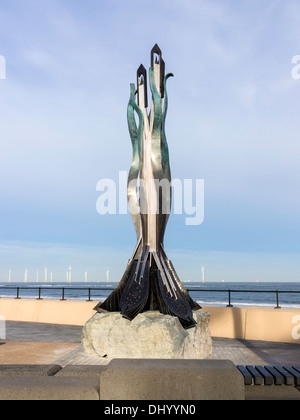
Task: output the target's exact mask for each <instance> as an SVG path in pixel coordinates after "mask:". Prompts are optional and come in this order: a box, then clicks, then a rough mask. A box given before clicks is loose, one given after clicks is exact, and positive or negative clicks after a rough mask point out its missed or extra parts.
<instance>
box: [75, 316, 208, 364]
mask: <svg viewBox="0 0 300 420" xmlns="http://www.w3.org/2000/svg"><path fill="white" fill-rule="evenodd" d="M194 319H195V320H196V321H197V326H196V327H195V328H191V329H188V330H185V329H184V328H183V327H182V325H181V324H180V322H179V320H178V318H176V317H173V316H170V315H163V314H161V313H159V312H156V311H153V312H151V311H149V312H144V313H141V314H139V315H138V316H137V317H136V318H135V319H134V320H133V321H128V320H127V319H124V318H123V317H122V315H121V314H120V313H117V312H107V313H96V314H95V315H94V316H93V317H92V318H91V319H90V320H89V321H88V322H87V323H86V324H85V326H84V328H83V332H82V345H83V348H84V350H85V351H86V353H88V354H90V355H98V356H99V357H107V358H109V359H114V358H130V359H131V358H134V359H145V358H147V359H206V358H208V357H209V356H210V355H211V353H212V339H211V334H210V330H209V321H210V314H209V313H208V312H202V311H195V312H194Z"/></svg>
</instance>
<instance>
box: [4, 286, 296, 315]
mask: <svg viewBox="0 0 300 420" xmlns="http://www.w3.org/2000/svg"><path fill="white" fill-rule="evenodd" d="M117 284H118V283H112V282H111V283H104V282H102V283H101V282H99V283H98V282H93V283H92V282H89V283H75V282H74V283H73V284H67V283H64V282H61V283H52V284H41V283H40V284H37V283H27V284H25V283H13V284H7V283H0V297H2V298H16V297H17V287H19V288H20V289H19V298H21V299H22V298H23V299H37V298H38V297H39V290H38V289H39V287H40V288H41V290H40V297H41V298H42V299H62V298H64V299H66V300H89V298H90V299H91V300H93V301H95V302H98V301H102V300H105V298H107V297H108V296H109V295H110V293H111V292H112V289H113V288H115V287H116V286H117ZM183 285H184V287H185V288H186V289H188V290H189V293H190V296H191V297H192V299H193V300H195V301H196V302H198V303H199V304H200V305H221V306H226V305H228V301H229V298H228V295H229V292H228V291H229V290H230V291H231V304H232V305H233V306H263V307H271V308H274V307H275V306H277V300H276V291H277V290H278V291H279V292H281V293H279V295H278V296H279V305H280V306H281V307H282V308H299V309H300V282H299V283H298V282H295V283H289V282H282V283H275V282H274V283H272V282H266V283H246V282H234V283H233V282H232V283H229V282H224V283H221V282H220V283H217V282H207V283H204V284H203V283H200V282H199V283H198V282H197V283H196V282H190V283H184V282H183ZM62 288H64V292H62ZM89 289H90V290H89ZM282 292H284V293H282ZM287 292H288V293H287ZM295 292H297V293H295Z"/></svg>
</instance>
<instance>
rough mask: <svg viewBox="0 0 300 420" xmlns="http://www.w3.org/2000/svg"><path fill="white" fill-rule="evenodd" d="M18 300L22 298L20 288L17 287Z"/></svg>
mask: <svg viewBox="0 0 300 420" xmlns="http://www.w3.org/2000/svg"><path fill="white" fill-rule="evenodd" d="M16 299H21V298H20V287H17V297H16Z"/></svg>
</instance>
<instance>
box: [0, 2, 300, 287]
mask: <svg viewBox="0 0 300 420" xmlns="http://www.w3.org/2000/svg"><path fill="white" fill-rule="evenodd" d="M299 21H300V4H299V2H298V1H296V0H295V1H292V0H288V1H284V0H282V1H280V0H276V1H275V0H261V1H260V0H257V1H255V2H254V1H252V0H249V1H245V0H241V1H240V2H237V1H235V0H232V1H226V2H224V1H214V0H185V1H182V0H180V1H179V0H152V1H151V2H149V1H148V0H147V1H146V0H122V1H121V0H101V1H98V0H97V1H96V0H85V1H81V0H76V1H73V2H71V1H70V0H69V1H67V0H60V1H56V0H51V1H50V0H43V1H42V2H41V1H40V0H26V2H24V1H22V0H2V1H1V5H0V55H3V56H4V57H5V58H6V62H7V69H6V74H7V79H6V80H0V128H1V132H0V138H1V151H0V179H1V182H0V281H6V280H7V278H8V270H9V268H11V269H12V271H13V273H14V278H15V280H16V281H17V280H22V279H23V273H24V269H25V266H27V268H28V269H29V280H34V279H35V272H36V270H37V269H39V270H40V272H42V270H43V268H44V267H45V266H47V267H48V269H49V271H53V273H54V276H55V279H56V280H61V279H64V276H65V271H66V269H67V267H68V265H69V264H71V265H72V266H73V267H74V271H73V273H74V274H73V275H74V279H76V280H82V279H83V275H84V270H85V269H86V268H88V269H89V273H90V280H98V279H100V280H102V279H104V278H105V270H106V267H107V266H109V268H110V270H111V277H112V279H113V280H115V281H118V280H119V278H120V277H121V275H122V271H123V270H124V269H125V265H126V262H127V260H128V258H129V257H130V255H131V252H132V250H133V248H134V246H135V232H134V228H133V224H132V222H131V218H130V216H113V215H110V216H99V215H98V214H97V212H96V200H97V197H98V193H97V192H96V184H97V182H98V180H99V179H101V178H112V179H115V180H117V179H118V172H119V170H128V169H129V166H130V161H131V142H130V137H129V135H128V129H127V121H126V108H127V103H128V99H129V84H130V83H131V82H135V81H136V69H137V67H138V66H139V65H140V64H141V62H142V63H143V64H144V65H145V67H149V64H150V63H149V60H150V50H151V48H152V46H153V45H154V44H155V43H156V42H157V43H158V44H159V45H160V47H161V49H162V50H163V54H164V59H165V61H166V70H167V71H168V72H169V71H170V72H173V73H174V75H175V78H174V79H172V80H170V81H169V100H170V106H169V114H168V119H167V127H166V128H167V137H168V142H169V147H170V154H171V166H172V173H173V176H174V177H176V178H180V179H183V178H192V179H196V178H203V179H205V221H204V223H203V224H202V225H200V226H196V227H187V226H185V224H184V217H181V216H173V217H172V218H171V220H170V224H169V226H168V229H167V234H166V248H167V250H168V255H169V256H170V257H171V258H172V259H173V260H174V262H176V267H178V271H179V273H180V275H181V277H182V279H183V280H186V279H191V280H197V279H199V277H200V266H201V264H203V265H206V267H207V268H206V273H207V279H208V280H212V281H213V280H222V279H225V280H228V281H229V280H230V281H251V280H260V281H263V280H266V281H270V280H278V281H285V280H292V281H299V280H300V267H299V260H300V258H299V254H300V248H299V245H300V240H299V238H300V223H299V213H300V195H299V182H300V181H299V179H300V165H299V156H300V146H299V133H300V130H299V125H300V123H299V96H300V80H294V79H293V78H292V77H291V71H292V64H291V62H292V57H293V56H295V55H299V54H300V45H299V39H300V25H299ZM255 267H256V268H255ZM30 276H31V277H30Z"/></svg>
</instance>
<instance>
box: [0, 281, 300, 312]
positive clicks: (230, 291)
mask: <svg viewBox="0 0 300 420" xmlns="http://www.w3.org/2000/svg"><path fill="white" fill-rule="evenodd" d="M3 289H4V290H16V291H17V297H16V299H21V298H20V291H21V290H38V291H39V297H38V298H37V299H38V300H43V299H42V297H41V295H42V293H41V292H42V291H44V290H45V291H46V290H47V291H50V290H61V291H62V299H61V300H67V299H66V298H65V292H66V291H71V290H81V291H82V290H85V291H87V292H88V302H91V301H92V299H91V297H92V293H91V292H92V291H104V290H106V291H113V290H114V289H115V288H114V287H108V286H105V287H104V286H102V287H98V286H96V287H95V286H87V285H85V286H81V287H74V286H67V285H66V286H59V287H58V286H52V287H51V288H49V287H47V286H13V285H10V286H0V290H3ZM186 290H187V292H188V293H193V292H202V293H207V292H210V293H217V292H218V293H227V294H228V305H227V307H232V306H233V305H232V303H231V295H232V294H233V293H275V294H276V307H275V309H280V308H281V307H280V306H279V295H280V294H300V290H255V289H254V290H246V289H230V288H228V289H202V288H187V289H186Z"/></svg>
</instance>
